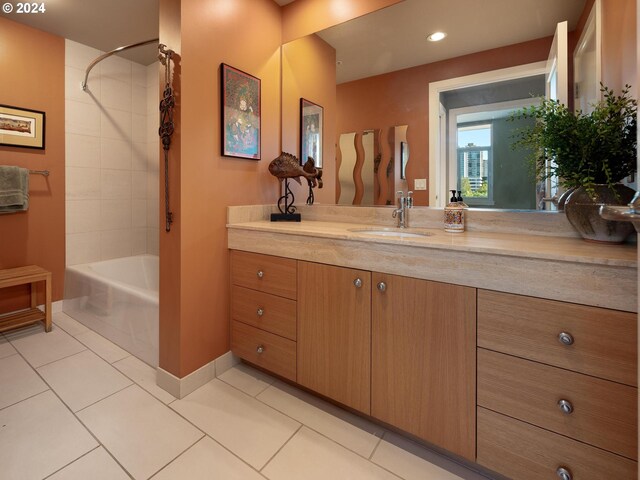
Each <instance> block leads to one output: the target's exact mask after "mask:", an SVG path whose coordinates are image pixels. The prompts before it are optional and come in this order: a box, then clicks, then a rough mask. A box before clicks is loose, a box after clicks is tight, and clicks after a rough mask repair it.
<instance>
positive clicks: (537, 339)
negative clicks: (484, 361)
mask: <svg viewBox="0 0 640 480" xmlns="http://www.w3.org/2000/svg"><path fill="white" fill-rule="evenodd" d="M636 317H637V316H636V314H635V313H627V312H620V311H617V310H607V309H604V308H597V307H587V306H584V305H576V304H572V303H564V302H558V301H553V300H544V299H540V298H532V297H525V296H521V295H512V294H508V293H498V292H492V291H488V290H478V346H479V347H484V348H488V349H490V350H496V351H498V352H503V353H508V354H511V355H516V356H519V357H523V358H528V359H529V360H535V361H538V362H542V363H546V364H549V365H554V366H556V367H562V368H566V369H569V370H574V371H576V372H580V373H585V374H587V375H593V376H595V377H600V378H605V379H608V380H613V381H615V382H621V383H626V384H627V385H633V386H636V385H637V384H638V379H637V365H636V363H637V360H636V359H637V353H636V351H637V333H636V324H637V319H636ZM561 334H563V335H561ZM561 338H563V339H564V340H565V341H566V342H567V343H569V344H564V343H562V342H561V341H560V339H561Z"/></svg>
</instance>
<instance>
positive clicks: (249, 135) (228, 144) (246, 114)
mask: <svg viewBox="0 0 640 480" xmlns="http://www.w3.org/2000/svg"><path fill="white" fill-rule="evenodd" d="M220 72H221V82H220V83H221V88H222V92H221V99H222V122H221V124H222V137H221V138H222V155H223V156H225V157H237V158H248V159H251V160H260V130H261V128H260V79H259V78H257V77H254V76H253V75H249V74H248V73H245V72H243V71H242V70H238V69H237V68H233V67H231V66H229V65H227V64H224V63H223V64H221V65H220Z"/></svg>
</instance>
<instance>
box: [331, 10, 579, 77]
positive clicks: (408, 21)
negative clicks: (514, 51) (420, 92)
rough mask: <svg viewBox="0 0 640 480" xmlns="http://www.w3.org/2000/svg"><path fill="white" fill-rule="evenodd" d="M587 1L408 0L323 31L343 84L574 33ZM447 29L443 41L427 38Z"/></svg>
mask: <svg viewBox="0 0 640 480" xmlns="http://www.w3.org/2000/svg"><path fill="white" fill-rule="evenodd" d="M584 4H585V0H405V1H404V2H401V3H399V4H396V5H393V6H391V7H387V8H385V9H382V10H379V11H377V12H374V13H371V14H369V15H365V16H363V17H360V18H357V19H355V20H351V21H350V22H346V23H343V24H341V25H337V26H335V27H332V28H329V29H327V30H324V31H322V32H320V33H319V35H320V36H321V37H322V38H323V39H324V40H325V41H327V42H328V43H329V44H331V45H332V46H333V47H334V48H335V49H336V52H337V59H338V61H340V62H342V64H341V65H339V66H338V67H337V68H338V70H337V81H338V83H343V82H347V81H350V80H356V79H359V78H365V77H369V76H372V75H379V74H382V73H386V72H392V71H395V70H400V69H403V68H408V67H413V66H416V65H423V64H426V63H432V62H437V61H439V60H444V59H447V58H453V57H458V56H461V55H466V54H470V53H475V52H480V51H483V50H488V49H492V48H497V47H501V46H505V45H511V44H513V43H519V42H524V41H527V40H533V39H536V38H542V37H546V36H549V35H553V33H554V31H555V26H556V23H558V22H560V21H563V20H568V21H569V31H572V30H573V29H575V26H576V24H577V21H578V18H579V16H580V14H581V13H582V10H583V8H584ZM435 31H444V32H446V33H447V37H446V38H445V39H444V40H443V41H441V42H428V41H427V40H426V36H427V35H429V34H430V33H433V32H435Z"/></svg>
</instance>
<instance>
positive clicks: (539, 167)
mask: <svg viewBox="0 0 640 480" xmlns="http://www.w3.org/2000/svg"><path fill="white" fill-rule="evenodd" d="M630 88H631V87H630V86H629V85H625V88H624V89H623V90H622V94H621V95H619V96H616V95H615V94H614V92H613V91H612V90H610V89H609V88H607V87H605V86H604V85H602V84H601V89H600V90H601V91H602V93H603V100H602V101H601V102H599V103H598V104H597V105H595V106H594V110H593V112H591V113H588V114H585V113H582V112H572V111H570V110H569V109H568V108H567V107H566V106H565V105H563V104H561V103H560V102H558V101H557V100H547V99H544V100H542V102H541V104H540V105H538V106H533V107H528V108H524V109H522V110H520V111H518V112H516V113H515V114H514V115H512V119H524V118H533V119H535V120H536V122H535V124H534V125H533V126H532V127H529V128H525V129H523V130H520V131H518V132H517V133H516V134H515V135H514V136H515V139H516V141H515V143H514V144H513V146H514V148H517V147H524V148H528V149H530V150H531V151H532V152H533V153H532V160H533V163H534V165H535V172H536V176H537V177H538V178H539V179H540V180H544V179H547V178H550V177H557V178H558V180H559V182H560V184H561V185H562V186H564V187H565V188H571V187H584V188H585V190H586V191H587V192H588V193H589V195H591V196H592V197H593V196H594V185H596V184H606V185H608V186H609V188H610V189H612V190H613V185H615V184H616V183H618V182H619V181H620V180H622V179H623V178H624V177H626V176H628V175H631V174H632V173H634V172H635V170H636V143H637V137H636V130H637V120H636V112H637V109H638V102H637V101H636V100H635V99H633V98H631V97H630V96H629V89H630Z"/></svg>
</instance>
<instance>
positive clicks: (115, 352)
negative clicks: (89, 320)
mask: <svg viewBox="0 0 640 480" xmlns="http://www.w3.org/2000/svg"><path fill="white" fill-rule="evenodd" d="M76 338H77V339H78V340H80V341H81V342H82V343H84V344H85V345H86V346H87V347H89V348H90V349H91V350H93V351H94V352H95V353H97V354H98V355H100V356H101V357H102V358H104V359H105V360H106V361H107V362H109V363H113V362H117V361H118V360H122V359H123V358H125V357H128V356H129V353H128V352H127V351H125V350H123V349H122V348H120V347H119V346H117V345H116V344H115V343H113V342H110V341H109V340H107V339H106V338H104V337H103V336H101V335H98V334H97V333H96V332H94V331H93V330H88V331H86V332H84V333H81V334H80V335H77V336H76Z"/></svg>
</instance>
